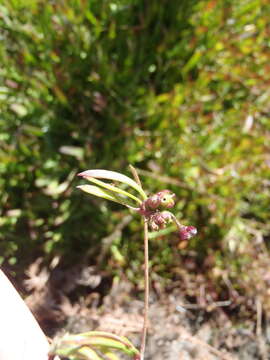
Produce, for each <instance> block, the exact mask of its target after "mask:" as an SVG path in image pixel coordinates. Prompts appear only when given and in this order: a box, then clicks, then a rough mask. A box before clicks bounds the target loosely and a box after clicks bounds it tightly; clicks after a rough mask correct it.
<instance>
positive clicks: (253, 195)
mask: <svg viewBox="0 0 270 360" xmlns="http://www.w3.org/2000/svg"><path fill="white" fill-rule="evenodd" d="M269 14H270V5H269V2H268V1H267V0H242V1H237V0H226V1H217V0H210V1H203V0H181V1H180V0H179V1H177V0H176V1H165V0H159V1H155V0H148V1H143V0H134V1H130V0H60V1H54V0H46V1H45V0H36V1H32V0H8V1H7V0H6V1H5V0H2V1H1V5H0V23H1V42H0V59H1V68H0V78H1V87H0V104H1V114H0V127H1V131H0V158H1V161H0V174H1V175H0V191H1V197H0V201H1V217H0V224H1V234H0V261H1V264H2V266H3V267H4V268H6V269H8V270H9V271H10V272H11V273H12V274H13V275H14V276H17V277H21V276H22V274H23V271H24V270H25V269H26V268H27V267H28V266H29V265H30V264H31V263H33V262H34V261H35V260H36V259H37V258H39V257H41V258H42V259H43V261H44V263H47V264H49V263H50V261H51V260H52V259H53V258H54V257H56V256H58V257H59V258H60V263H61V264H62V265H63V266H66V267H67V268H68V267H70V266H72V265H73V264H75V263H78V262H85V263H88V264H89V263H90V264H95V265H98V267H99V269H102V271H107V272H108V273H109V274H115V275H119V274H124V276H126V277H128V278H129V279H130V280H131V281H132V282H134V283H135V284H137V286H138V287H139V288H141V286H142V272H141V269H142V265H141V264H142V259H143V246H142V234H141V222H140V219H139V217H136V216H135V218H134V219H132V220H130V218H129V216H128V215H129V212H128V210H125V209H123V208H122V207H120V206H117V205H113V204H110V203H109V202H106V201H102V200H97V199H94V198H92V197H90V196H89V197H88V196H87V195H85V194H83V193H81V192H79V191H78V190H76V188H75V186H76V185H78V184H80V179H78V178H76V173H78V172H79V171H82V170H86V169H92V168H104V169H109V170H114V171H119V172H122V173H125V174H127V175H130V174H129V173H128V164H132V165H133V166H135V167H136V168H137V169H138V171H139V174H140V176H141V179H142V182H143V184H144V188H145V189H146V190H147V191H148V193H154V192H156V191H157V190H160V189H164V188H168V189H170V190H172V191H173V192H175V194H176V196H177V200H178V202H177V206H176V210H175V214H176V215H177V217H178V218H179V219H180V220H181V221H182V222H183V223H184V224H190V225H191V224H192V225H195V226H197V227H198V230H199V235H198V236H197V237H195V238H194V239H192V240H191V241H190V242H189V243H185V242H182V243H179V241H178V239H177V237H176V235H175V229H173V228H172V229H169V231H167V233H166V234H159V235H158V234H152V236H151V238H152V239H151V244H150V257H151V276H152V281H158V282H159V283H162V284H165V285H166V284H167V283H170V282H171V281H172V282H174V281H176V280H179V279H180V280H181V279H182V280H183V279H184V280H185V281H182V282H181V283H180V284H181V285H180V286H181V287H182V288H183V292H184V294H186V295H187V296H188V297H189V298H190V299H193V298H197V297H198V296H199V295H198V284H199V287H201V286H203V288H204V290H205V292H207V293H208V294H210V296H211V299H213V300H217V299H226V298H228V297H231V298H233V299H234V305H232V306H238V307H239V305H242V304H249V305H245V308H246V307H247V306H253V305H254V301H255V300H254V299H255V295H256V296H257V295H260V296H261V297H262V299H263V304H264V307H265V309H267V308H269V310H270V301H269V299H270V298H269V283H270V270H269V264H270V262H269V235H270V223H269V217H270V212H269V192H270V191H269V190H270V188H269V185H270V178H269V176H270V153H269V147H270V122H269V114H270V103H269V94H270V90H269V88H270V87H269V85H270V75H269V74H270V26H269V23H270V15H269ZM119 224H120V230H119V227H118V228H117V226H119ZM115 229H116V230H117V231H115ZM110 236H111V237H110ZM108 237H109V238H108ZM108 239H109V240H108ZM101 255H102V256H101Z"/></svg>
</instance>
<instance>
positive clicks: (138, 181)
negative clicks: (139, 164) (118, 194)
mask: <svg viewBox="0 0 270 360" xmlns="http://www.w3.org/2000/svg"><path fill="white" fill-rule="evenodd" d="M129 168H130V171H131V172H132V175H133V177H134V180H135V181H136V183H137V184H138V185H139V186H140V187H141V188H142V183H141V180H140V178H139V175H138V173H137V170H136V169H135V167H134V166H132V165H131V164H129Z"/></svg>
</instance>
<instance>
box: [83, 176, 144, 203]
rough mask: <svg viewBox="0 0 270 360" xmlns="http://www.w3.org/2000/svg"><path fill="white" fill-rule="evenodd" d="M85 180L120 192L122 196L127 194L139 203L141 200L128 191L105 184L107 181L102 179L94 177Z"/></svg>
mask: <svg viewBox="0 0 270 360" xmlns="http://www.w3.org/2000/svg"><path fill="white" fill-rule="evenodd" d="M87 180H89V181H91V182H93V183H94V184H97V185H99V186H102V187H104V188H105V189H108V190H110V191H113V192H117V193H118V194H122V195H124V196H127V197H129V198H131V199H132V200H135V201H137V202H138V203H139V204H141V203H142V201H141V200H140V199H139V198H137V197H136V196H134V195H132V194H130V193H129V192H127V191H125V190H122V189H120V188H118V187H116V186H114V185H111V184H107V183H105V182H103V181H100V180H98V179H96V178H87Z"/></svg>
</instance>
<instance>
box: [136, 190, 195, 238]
mask: <svg viewBox="0 0 270 360" xmlns="http://www.w3.org/2000/svg"><path fill="white" fill-rule="evenodd" d="M174 197H175V194H173V193H172V192H170V191H169V190H162V191H159V192H158V193H156V194H154V195H151V196H149V197H148V198H147V199H146V200H144V201H143V202H142V204H141V206H140V208H139V213H140V214H141V215H143V216H144V217H145V218H146V219H147V221H148V224H149V226H150V228H151V229H152V230H153V231H158V230H160V229H164V228H165V227H166V225H167V224H168V223H171V222H174V223H175V224H176V226H177V227H178V236H179V239H180V240H188V239H190V238H192V237H193V236H195V235H196V234H197V229H196V228H195V227H194V226H185V225H182V224H180V223H179V221H178V220H177V219H176V217H175V216H174V215H173V214H172V213H171V212H170V211H166V210H164V209H170V208H172V207H173V206H174Z"/></svg>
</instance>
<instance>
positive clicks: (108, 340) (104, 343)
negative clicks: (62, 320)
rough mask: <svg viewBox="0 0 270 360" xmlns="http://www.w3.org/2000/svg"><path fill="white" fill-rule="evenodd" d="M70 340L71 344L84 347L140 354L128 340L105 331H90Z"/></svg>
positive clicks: (74, 336)
mask: <svg viewBox="0 0 270 360" xmlns="http://www.w3.org/2000/svg"><path fill="white" fill-rule="evenodd" d="M68 339H69V341H70V342H73V341H74V342H76V343H77V344H81V345H83V346H90V347H95V348H96V347H97V348H100V349H102V348H104V347H106V348H110V349H116V350H121V351H123V352H125V353H126V354H127V355H135V354H138V353H139V351H138V350H137V349H136V348H135V347H134V346H133V344H132V343H131V342H130V341H129V340H128V339H127V338H125V337H123V336H117V335H114V334H111V333H107V332H103V331H90V332H87V333H82V334H78V335H70V336H69V338H68Z"/></svg>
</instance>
